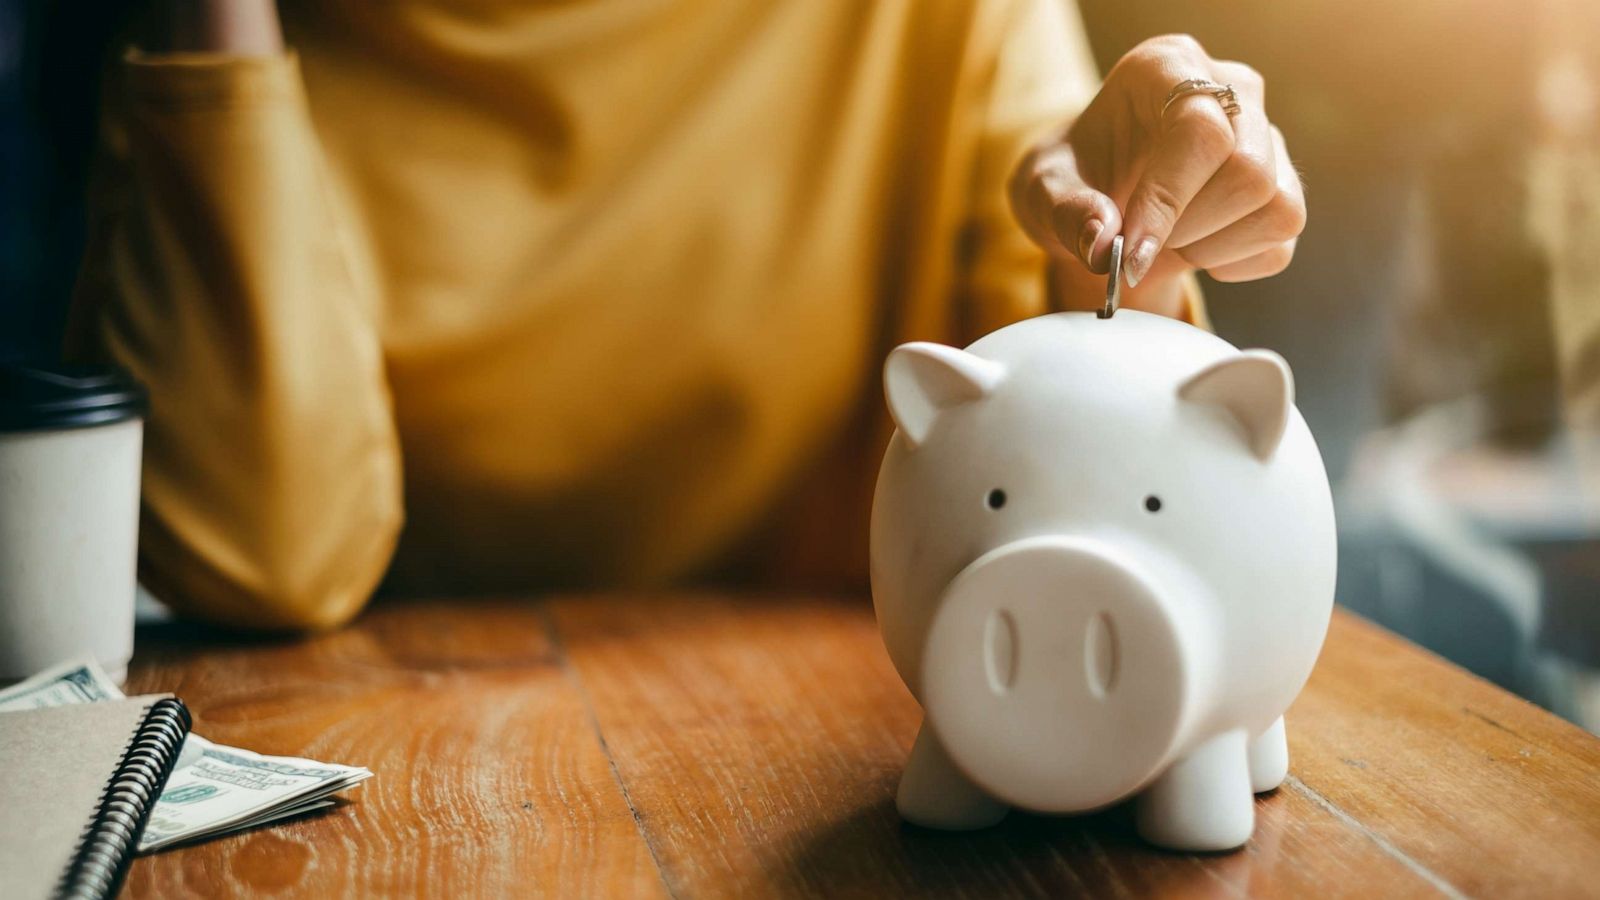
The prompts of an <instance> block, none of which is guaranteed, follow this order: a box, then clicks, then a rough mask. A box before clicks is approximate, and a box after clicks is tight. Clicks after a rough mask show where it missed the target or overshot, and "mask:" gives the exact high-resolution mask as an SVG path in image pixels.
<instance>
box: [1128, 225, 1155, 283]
mask: <svg viewBox="0 0 1600 900" xmlns="http://www.w3.org/2000/svg"><path fill="white" fill-rule="evenodd" d="M1155 261H1156V239H1155V238H1153V237H1142V238H1140V239H1139V243H1137V244H1135V245H1134V247H1133V253H1131V254H1129V256H1128V259H1127V261H1126V262H1124V263H1123V264H1122V271H1123V273H1124V274H1125V275H1126V276H1127V278H1128V287H1138V285H1139V281H1140V279H1142V278H1144V276H1145V275H1147V274H1149V272H1150V265H1151V263H1154V262H1155Z"/></svg>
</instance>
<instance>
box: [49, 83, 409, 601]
mask: <svg viewBox="0 0 1600 900" xmlns="http://www.w3.org/2000/svg"><path fill="white" fill-rule="evenodd" d="M119 74H120V80H121V82H122V83H121V88H122V90H121V92H120V94H121V97H122V98H123V99H122V102H120V103H113V104H111V105H110V106H111V108H113V109H114V110H115V111H114V112H113V113H112V114H110V115H108V117H107V118H108V128H107V134H108V137H107V140H106V150H107V152H106V154H105V156H106V160H105V164H104V165H103V166H102V171H101V173H100V176H99V177H98V179H97V184H96V185H95V186H94V187H93V188H92V190H91V196H92V197H93V198H94V199H93V200H92V202H91V216H90V240H89V246H88V250H87V253H86V257H85V262H84V269H83V273H82V276H81V277H80V281H79V287H78V294H77V297H76V298H75V303H74V312H73V316H72V325H71V330H70V332H69V339H68V343H69V352H71V353H73V354H74V355H78V356H90V357H94V358H100V359H107V360H110V361H112V362H115V363H117V364H119V365H121V366H123V367H125V368H127V369H128V370H129V371H130V372H132V374H133V375H134V376H135V377H136V378H138V379H139V380H140V381H141V382H142V383H143V384H144V385H145V386H146V388H147V389H148V390H149V393H150V398H151V409H150V414H149V417H148V419H147V421H146V430H145V451H144V452H145V465H144V485H143V506H142V513H141V515H142V521H141V534H140V577H141V580H143V581H144V582H145V584H146V585H147V586H148V587H149V588H150V589H151V590H152V591H153V592H154V593H155V594H156V595H157V596H158V597H160V598H161V599H162V600H164V601H166V602H168V603H170V604H171V605H172V606H173V607H174V608H176V609H177V610H179V611H180V612H183V613H186V614H191V615H195V616H198V617H201V618H206V619H211V620H214V621H218V622H223V623H227V624H231V625H238V626H246V627H263V628H322V627H329V626H332V625H335V624H338V623H340V622H342V621H344V620H347V619H348V618H350V617H351V616H353V615H355V613H356V612H358V611H359V610H360V609H361V607H362V606H363V604H364V603H365V602H366V600H367V599H368V597H369V596H370V595H371V593H372V591H373V590H374V588H375V586H376V585H377V583H378V581H379V580H380V579H381V577H382V575H383V573H384V571H385V569H386V568H387V566H388V562H389V559H390V556H391V554H392V553H393V548H394V543H395V540H396V538H397V535H398V532H399V528H400V524H401V520H402V512H401V479H400V457H399V449H398V441H397V438H396V435H395V429H394V424H393V415H392V411H391V403H390V398H389V393H388V388H387V385H386V383H385V378H384V368H383V357H382V352H381V349H380V345H379V340H378V334H377V328H376V325H375V321H376V318H377V314H376V302H375V291H374V290H373V289H372V284H373V283H374V279H373V271H374V269H373V266H372V263H371V261H370V260H369V259H364V258H362V256H361V255H360V254H359V253H357V252H355V251H354V249H353V246H352V243H353V242H352V241H351V240H350V238H351V235H350V234H349V232H348V231H347V228H348V223H347V222H345V221H342V217H341V216H339V215H338V214H337V213H336V210H335V204H334V202H333V198H332V194H331V191H330V187H329V180H328V178H327V177H326V173H325V170H324V168H323V159H322V157H321V154H320V151H319V149H318V144H317V140H316V136H315V132H314V131H313V128H312V124H311V121H310V115H309V112H308V109H307V104H306V101H305V96H304V90H303V87H302V83H301V79H300V74H299V69H298V64H297V61H296V59H295V58H294V57H293V56H292V55H284V56H278V57H264V58H230V57H218V56H177V55H174V56H163V57H147V56H140V55H138V54H137V53H134V54H130V56H129V57H128V58H127V59H126V61H125V62H124V63H123V65H122V67H121V71H120V73H119Z"/></svg>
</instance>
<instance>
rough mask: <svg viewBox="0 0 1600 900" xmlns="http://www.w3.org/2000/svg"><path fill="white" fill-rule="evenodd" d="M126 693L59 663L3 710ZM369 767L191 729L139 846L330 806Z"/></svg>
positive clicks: (3, 703)
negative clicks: (244, 746) (273, 752)
mask: <svg viewBox="0 0 1600 900" xmlns="http://www.w3.org/2000/svg"><path fill="white" fill-rule="evenodd" d="M122 696H123V694H122V691H121V690H119V689H118V688H117V686H116V684H115V683H114V682H112V680H111V678H110V677H109V676H107V675H106V674H105V672H104V671H102V670H101V669H100V667H99V666H98V665H96V664H95V663H94V662H92V661H77V662H71V663H66V664H63V665H60V666H56V667H54V668H52V669H49V670H47V671H44V672H41V673H39V674H38V675H35V676H33V677H32V678H29V679H27V680H26V681H23V682H21V683H19V684H15V685H12V686H11V687H9V688H6V689H5V690H0V713H5V712H11V711H15V710H20V709H39V708H42V707H48V706H63V705H66V704H70V703H94V702H97V701H100V700H114V699H120V698H121V697H122ZM371 777H372V772H371V771H370V770H368V769H365V768H362V767H360V766H344V765H339V764H337V763H322V762H317V761H316V760H310V759H301V758H299V757H293V756H265V755H263V754H260V753H253V752H251V751H249V750H240V749H238V748H236V747H225V746H222V745H221V744H216V743H213V742H211V741H208V740H206V739H205V738H203V737H201V736H199V735H197V734H190V735H189V736H188V738H186V739H185V741H184V745H183V749H182V751H181V753H180V755H179V757H178V763H177V765H176V767H175V768H174V769H173V772H172V775H171V776H169V777H168V778H167V783H166V786H165V787H164V788H163V789H162V791H161V796H160V797H159V798H158V799H157V800H156V804H155V808H154V809H152V810H151V813H150V819H149V822H148V823H147V824H146V825H145V830H144V834H143V835H142V836H141V837H140V839H139V850H140V852H148V851H152V850H158V849H160V848H162V847H170V846H172V845H174V844H181V843H187V842H190V841H197V840H202V839H204V838H209V837H215V836H217V835H221V834H226V833H228V832H231V831H238V830H241V829H244V828H253V827H255V826H257V825H261V824H265V823H267V822H272V821H276V820H279V819H284V818H288V817H290V816H297V815H301V814H303V813H307V812H311V811H314V810H317V809H323V808H326V807H328V806H332V805H333V801H332V800H331V799H329V798H330V797H331V796H332V795H333V794H336V793H338V792H339V791H342V790H345V789H346V788H350V787H354V786H355V785H358V784H360V783H361V782H363V781H366V780H367V779H368V778H371Z"/></svg>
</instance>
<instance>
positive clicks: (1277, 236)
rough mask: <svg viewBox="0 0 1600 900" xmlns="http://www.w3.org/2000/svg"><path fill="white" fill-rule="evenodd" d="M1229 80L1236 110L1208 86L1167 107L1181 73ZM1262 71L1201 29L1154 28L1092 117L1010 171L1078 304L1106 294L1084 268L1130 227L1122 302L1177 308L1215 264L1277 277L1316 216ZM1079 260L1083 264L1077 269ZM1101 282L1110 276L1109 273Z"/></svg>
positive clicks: (1104, 256)
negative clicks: (1193, 274)
mask: <svg viewBox="0 0 1600 900" xmlns="http://www.w3.org/2000/svg"><path fill="white" fill-rule="evenodd" d="M1190 78H1204V79H1209V80H1211V81H1215V82H1218V83H1221V84H1227V85H1232V86H1233V88H1234V90H1235V92H1236V94H1237V96H1238V103H1239V107H1240V110H1239V113H1238V114H1237V115H1236V116H1234V117H1232V118H1231V119H1230V118H1229V117H1228V115H1227V114H1226V113H1225V112H1224V111H1223V108H1222V104H1221V103H1220V102H1219V101H1218V99H1217V98H1216V97H1213V96H1211V95H1209V94H1204V93H1200V94H1190V95H1188V96H1186V97H1183V98H1181V99H1179V100H1177V101H1176V102H1174V103H1173V104H1172V105H1171V106H1170V107H1168V108H1167V109H1166V111H1165V112H1163V111H1162V105H1163V104H1164V103H1165V102H1166V100H1167V96H1168V94H1169V93H1170V92H1171V91H1172V89H1173V87H1174V86H1176V85H1177V84H1178V83H1179V82H1182V81H1184V80H1186V79H1190ZM1263 98H1264V87H1263V84H1262V80H1261V76H1260V75H1259V74H1257V73H1256V71H1255V70H1254V69H1252V68H1250V67H1249V66H1246V65H1244V64H1243V63H1237V62H1226V61H1221V60H1214V59H1212V58H1211V57H1210V56H1209V55H1208V54H1207V53H1206V52H1205V50H1204V49H1203V48H1202V47H1201V46H1200V44H1199V43H1197V42H1196V41H1195V40H1194V38H1191V37H1188V36H1187V35H1171V36H1167V37H1158V38H1151V39H1150V40H1147V41H1145V42H1144V43H1142V44H1140V45H1139V46H1137V47H1135V48H1134V49H1133V50H1131V51H1130V52H1129V53H1128V55H1126V56H1124V57H1123V58H1122V59H1121V60H1120V61H1118V62H1117V64H1116V66H1115V67H1113V68H1112V70H1111V73H1110V74H1109V75H1107V76H1106V80H1105V84H1104V85H1103V86H1102V87H1101V89H1100V93H1099V94H1097V95H1096V96H1095V98H1094V100H1093V102H1091V103H1090V104H1089V107H1088V109H1086V110H1084V112H1083V115H1082V116H1080V117H1079V118H1078V120H1077V121H1076V122H1074V123H1073V124H1072V126H1071V127H1070V128H1068V129H1067V130H1066V132H1065V133H1064V134H1062V135H1059V136H1056V137H1054V138H1052V139H1050V140H1047V141H1045V142H1043V143H1042V144H1040V145H1039V146H1038V147H1036V148H1035V149H1034V150H1033V151H1032V152H1031V153H1029V154H1028V156H1027V157H1025V158H1024V159H1023V161H1022V163H1021V164H1020V165H1019V166H1018V168H1017V171H1016V173H1015V175H1014V176H1013V178H1012V181H1011V203H1012V208H1013V209H1014V210H1015V212H1016V215H1017V218H1018V220H1019V221H1020V222H1021V223H1022V226H1023V228H1025V229H1026V230H1027V232H1028V234H1029V235H1030V236H1032V238H1033V239H1034V240H1035V241H1036V242H1038V244H1039V245H1040V246H1041V247H1043V248H1044V249H1045V250H1047V251H1049V253H1050V254H1051V255H1052V256H1053V257H1055V258H1057V259H1058V260H1066V261H1069V262H1070V261H1072V260H1076V263H1075V264H1072V265H1071V266H1070V269H1075V270H1076V271H1075V272H1074V271H1070V270H1069V271H1065V272H1063V271H1062V268H1063V267H1061V266H1059V265H1058V266H1057V274H1058V275H1064V276H1066V277H1058V278H1057V279H1056V281H1057V282H1058V285H1059V288H1058V289H1059V290H1060V291H1061V292H1063V293H1065V294H1066V296H1065V297H1062V298H1060V299H1061V300H1063V301H1064V305H1065V306H1067V307H1069V308H1079V309H1083V308H1092V307H1095V306H1098V305H1099V303H1100V300H1101V298H1100V297H1099V296H1095V294H1094V292H1093V291H1089V292H1088V293H1087V294H1085V291H1086V286H1092V285H1089V284H1088V282H1089V279H1087V277H1086V276H1087V273H1086V272H1085V271H1084V268H1083V267H1087V269H1088V270H1089V271H1090V272H1096V273H1104V272H1105V271H1106V268H1107V266H1108V264H1109V261H1110V253H1111V240H1112V238H1113V237H1115V236H1116V235H1117V234H1122V235H1123V241H1124V243H1123V247H1124V250H1123V273H1124V275H1125V276H1126V278H1127V284H1128V287H1129V288H1131V289H1136V290H1130V291H1128V292H1126V294H1125V299H1124V302H1125V303H1126V304H1127V305H1129V306H1134V307H1142V308H1145V309H1151V310H1154V311H1158V312H1167V313H1175V312H1178V311H1179V310H1178V309H1177V306H1178V301H1177V298H1178V290H1177V287H1178V279H1179V276H1181V275H1183V274H1184V273H1186V272H1188V271H1190V270H1191V269H1197V268H1198V269H1205V270H1206V271H1207V272H1208V273H1210V275H1211V276H1212V277H1213V278H1216V279H1217V280H1219V281H1249V280H1252V279H1256V278H1266V277H1267V276H1269V275H1276V274H1277V273H1279V272H1281V271H1283V269H1284V268H1285V267H1287V266H1288V265H1289V260H1290V258H1291V257H1293V255H1294V245H1295V239H1296V238H1297V237H1298V236H1299V234H1300V231H1301V229H1302V228H1303V227H1304V226H1305V218H1306V211H1305V195H1304V193H1303V192H1302V191H1301V187H1300V178H1299V175H1298V174H1297V173H1296V172H1295V170H1294V166H1293V164H1292V163H1291V162H1290V161H1289V153H1288V150H1287V149H1286V148H1285V147H1284V143H1283V135H1282V134H1280V133H1279V132H1278V129H1277V128H1275V127H1273V125H1272V124H1271V123H1270V122H1268V121H1267V113H1266V107H1265V105H1264V101H1263ZM1079 264H1081V265H1079ZM1100 287H1101V290H1102V291H1103V287H1104V282H1103V281H1100Z"/></svg>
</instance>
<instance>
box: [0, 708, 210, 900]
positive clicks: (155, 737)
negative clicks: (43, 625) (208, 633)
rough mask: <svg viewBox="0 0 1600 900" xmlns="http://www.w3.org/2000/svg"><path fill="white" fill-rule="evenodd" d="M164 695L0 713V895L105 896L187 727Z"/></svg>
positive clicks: (184, 715) (123, 869)
mask: <svg viewBox="0 0 1600 900" xmlns="http://www.w3.org/2000/svg"><path fill="white" fill-rule="evenodd" d="M189 724H190V720H189V711H188V710H187V709H186V708H184V705H183V702H182V701H181V700H178V699H177V698H175V697H172V696H169V695H150V696H145V697H130V698H128V699H126V700H113V701H106V702H103V703H86V704H81V705H75V706H58V707H53V708H50V709H30V710H24V711H20V712H8V713H0V897H6V898H8V900H32V898H51V897H71V898H79V897H85V898H100V897H112V896H115V895H116V893H117V889H118V888H119V887H121V885H122V879H123V877H124V876H126V875H127V872H128V863H129V862H130V861H131V860H132V858H133V854H134V850H135V849H136V848H137V847H138V845H139V834H140V832H142V831H143V830H144V826H145V821H146V820H147V819H148V818H149V816H150V807H151V806H153V805H154V804H155V800H156V797H157V796H159V795H160V793H161V787H162V785H163V784H165V783H166V780H167V776H168V775H170V774H171V773H172V767H173V765H174V763H176V761H177V759H178V752H179V750H181V749H182V747H183V739H184V736H185V735H187V734H188V733H189Z"/></svg>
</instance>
